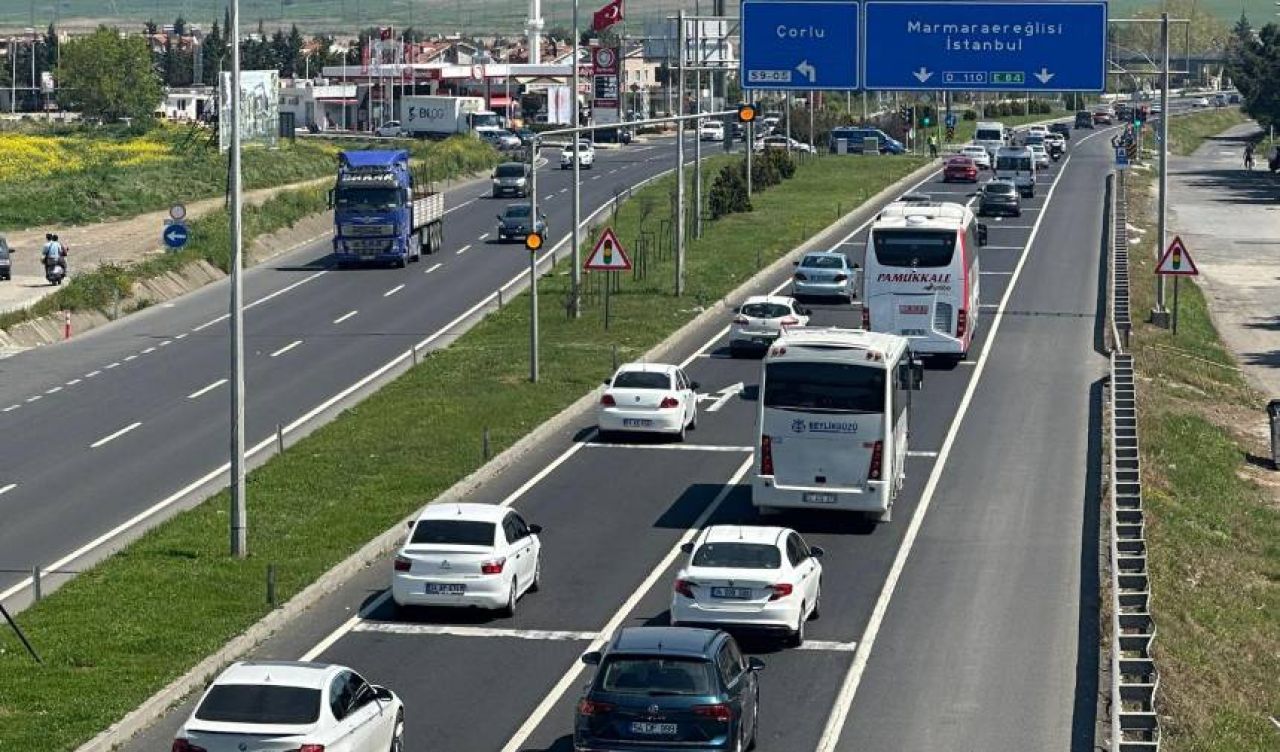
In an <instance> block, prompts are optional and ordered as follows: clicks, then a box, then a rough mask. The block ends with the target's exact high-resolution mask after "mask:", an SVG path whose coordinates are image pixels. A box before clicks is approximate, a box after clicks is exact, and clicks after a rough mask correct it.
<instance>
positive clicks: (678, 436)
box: [676, 423, 689, 443]
mask: <svg viewBox="0 0 1280 752" xmlns="http://www.w3.org/2000/svg"><path fill="white" fill-rule="evenodd" d="M688 435H689V424H688V423H686V424H684V425H683V426H680V433H678V434H676V441H678V442H680V443H684V440H685V438H686V437H687V436H688Z"/></svg>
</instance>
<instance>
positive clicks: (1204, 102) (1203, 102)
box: [1191, 97, 1209, 107]
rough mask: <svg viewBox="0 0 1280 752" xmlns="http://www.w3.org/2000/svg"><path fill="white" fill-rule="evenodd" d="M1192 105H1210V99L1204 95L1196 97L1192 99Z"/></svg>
mask: <svg viewBox="0 0 1280 752" xmlns="http://www.w3.org/2000/svg"><path fill="white" fill-rule="evenodd" d="M1191 106H1192V107H1208V106H1209V100H1208V99H1205V98H1204V97H1198V98H1196V99H1193V100H1191Z"/></svg>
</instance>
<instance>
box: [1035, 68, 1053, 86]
mask: <svg viewBox="0 0 1280 752" xmlns="http://www.w3.org/2000/svg"><path fill="white" fill-rule="evenodd" d="M1035 76H1036V78H1038V79H1040V83H1042V84H1047V83H1049V79H1051V78H1053V76H1054V74H1052V73H1050V72H1049V69H1048V68H1046V67H1044V66H1043V65H1042V66H1040V72H1039V73H1037V74H1035Z"/></svg>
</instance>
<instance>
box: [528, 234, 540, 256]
mask: <svg viewBox="0 0 1280 752" xmlns="http://www.w3.org/2000/svg"><path fill="white" fill-rule="evenodd" d="M524 247H525V248H527V249H529V250H530V251H533V252H534V253H537V251H538V249H539V248H541V247H542V233H540V232H531V233H529V234H528V235H525V236H524Z"/></svg>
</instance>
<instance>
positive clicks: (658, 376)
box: [613, 371, 671, 389]
mask: <svg viewBox="0 0 1280 752" xmlns="http://www.w3.org/2000/svg"><path fill="white" fill-rule="evenodd" d="M613 386H614V388H615V389H670V388H671V377H670V376H668V375H667V374H665V373H657V372H654V371H623V372H621V373H619V374H618V375H617V376H615V377H614V379H613Z"/></svg>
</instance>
